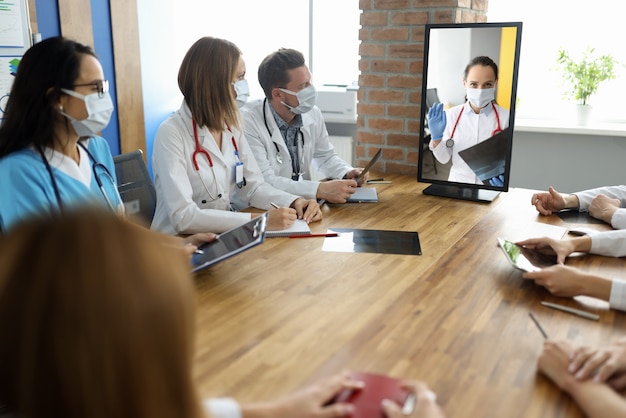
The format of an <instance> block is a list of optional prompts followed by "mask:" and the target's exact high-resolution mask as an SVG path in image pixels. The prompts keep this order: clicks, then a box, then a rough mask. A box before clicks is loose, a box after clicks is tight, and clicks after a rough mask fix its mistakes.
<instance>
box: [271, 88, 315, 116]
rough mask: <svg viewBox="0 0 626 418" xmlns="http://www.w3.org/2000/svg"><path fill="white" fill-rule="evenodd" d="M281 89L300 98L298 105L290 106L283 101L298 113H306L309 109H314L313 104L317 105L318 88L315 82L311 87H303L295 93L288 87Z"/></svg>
mask: <svg viewBox="0 0 626 418" xmlns="http://www.w3.org/2000/svg"><path fill="white" fill-rule="evenodd" d="M280 90H281V91H284V92H285V93H287V94H291V95H292V96H296V98H297V99H298V106H296V107H293V106H289V105H288V104H287V103H285V102H281V103H282V104H284V105H285V106H287V108H288V109H289V110H291V111H292V112H293V113H295V114H296V115H300V114H302V113H306V112H308V111H309V110H311V109H313V106H315V102H316V101H317V90H315V87H314V86H313V84H311V85H310V86H309V87H306V88H303V89H302V90H300V91H299V92H297V93H294V92H293V91H291V90H287V89H280Z"/></svg>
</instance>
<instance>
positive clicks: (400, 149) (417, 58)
mask: <svg viewBox="0 0 626 418" xmlns="http://www.w3.org/2000/svg"><path fill="white" fill-rule="evenodd" d="M487 3H488V0H360V1H359V8H360V9H361V12H362V14H361V30H360V33H359V39H360V41H361V46H360V50H359V54H360V56H361V57H360V60H359V70H360V72H361V74H360V75H359V92H358V104H357V114H358V120H357V134H356V152H355V154H356V163H357V166H360V167H363V166H364V165H365V164H366V163H367V161H369V159H370V158H371V157H372V156H373V155H374V153H375V152H376V150H377V149H378V148H380V147H382V148H383V156H382V158H381V160H380V161H381V162H382V164H380V163H379V165H381V167H380V169H381V170H382V171H383V172H384V173H401V174H412V175H415V176H417V158H418V152H419V149H418V143H419V132H420V131H419V129H420V104H421V100H422V70H423V58H424V34H425V25H426V24H427V23H471V22H486V21H487V15H486V13H487ZM377 168H378V167H377Z"/></svg>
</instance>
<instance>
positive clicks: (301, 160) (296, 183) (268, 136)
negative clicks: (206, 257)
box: [241, 48, 367, 203]
mask: <svg viewBox="0 0 626 418" xmlns="http://www.w3.org/2000/svg"><path fill="white" fill-rule="evenodd" d="M258 76H259V83H260V84H261V87H262V88H263V91H264V92H265V98H263V99H258V100H254V101H250V102H248V103H247V104H246V105H245V106H244V107H243V108H242V109H241V110H242V113H243V117H244V134H245V136H246V139H247V140H248V142H249V144H250V147H251V148H252V152H253V153H254V156H255V158H256V160H257V162H258V164H259V167H260V168H261V171H262V172H263V176H264V177H265V181H266V182H267V183H269V184H271V185H272V186H274V187H275V188H277V189H280V190H284V191H286V192H289V193H293V194H296V195H299V196H303V197H304V198H306V199H315V198H316V199H322V200H325V201H328V202H331V203H345V202H346V200H347V199H348V198H349V197H350V195H351V194H352V193H354V192H355V190H356V188H357V187H358V186H359V185H361V184H363V183H364V182H365V181H366V180H367V174H366V175H365V176H363V178H361V179H360V180H359V182H360V183H359V184H357V182H356V181H355V180H354V179H355V178H356V177H357V176H358V175H359V174H360V173H361V171H362V168H354V167H352V166H351V165H350V164H348V163H347V162H345V161H344V160H342V159H341V158H340V157H339V156H338V155H337V153H336V152H335V150H334V148H333V145H332V144H331V143H330V142H329V140H328V131H327V130H326V124H325V122H324V117H323V116H322V112H321V110H320V109H319V108H318V107H317V106H316V105H315V102H316V99H317V91H316V90H315V87H314V86H313V85H312V84H311V73H310V71H309V69H308V68H307V66H306V65H305V63H304V56H303V55H302V53H300V52H298V51H296V50H293V49H285V48H281V49H279V50H278V51H276V52H273V53H271V54H270V55H268V56H267V57H265V59H264V60H263V62H262V63H261V65H260V66H259V70H258ZM312 167H315V168H316V169H317V171H318V173H320V174H321V175H322V176H324V177H326V178H327V179H329V180H327V181H321V182H319V181H313V180H311V171H312Z"/></svg>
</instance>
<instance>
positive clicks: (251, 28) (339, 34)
mask: <svg viewBox="0 0 626 418" xmlns="http://www.w3.org/2000/svg"><path fill="white" fill-rule="evenodd" d="M174 4H175V5H174ZM138 9H139V16H140V21H139V23H140V38H141V41H140V42H141V55H142V71H143V72H144V80H146V79H147V80H148V81H149V82H150V81H153V82H155V83H157V84H158V85H160V87H159V89H160V93H161V99H164V98H167V97H168V96H169V97H171V96H172V95H174V96H176V99H175V100H173V102H172V105H171V106H170V107H172V108H173V109H176V108H178V106H179V104H180V94H179V92H178V87H177V84H176V79H177V74H178V68H179V66H180V62H181V61H182V58H183V56H184V54H185V52H186V51H187V49H188V48H189V47H190V46H191V45H192V44H193V43H194V42H195V41H196V40H197V39H199V38H201V37H203V36H213V37H217V38H224V39H228V40H229V41H232V42H234V43H235V44H236V45H237V46H238V47H239V48H240V49H241V51H242V52H243V58H244V60H245V62H246V69H247V74H246V78H247V80H248V83H249V84H250V93H251V97H252V98H257V97H262V96H263V91H262V89H261V86H260V85H259V83H258V80H257V68H258V66H259V64H260V63H261V61H262V60H263V58H264V57H265V56H266V55H267V54H269V53H271V52H272V51H275V50H277V49H278V48H282V47H285V48H294V49H297V50H299V51H300V52H302V53H303V54H304V56H305V58H306V61H307V65H309V67H311V70H312V73H313V83H314V84H315V85H316V87H319V86H321V84H322V83H334V84H339V83H343V84H349V83H351V82H353V81H356V80H357V78H358V59H359V57H358V53H359V51H358V48H359V46H358V44H359V39H358V38H359V33H358V30H359V14H360V10H359V4H358V0H342V1H336V0H314V1H313V0H263V1H258V0H240V1H238V2H234V3H233V2H227V1H204V0H179V1H178V2H176V3H171V2H168V3H165V2H164V1H163V0H139V1H138ZM310 28H311V30H310ZM310 33H311V34H312V36H311V39H309V34H310ZM311 51H313V54H311ZM146 65H147V66H149V68H150V69H148V68H144V67H145V66H146ZM157 65H158V68H159V71H158V72H155V71H156V70H155V68H154V67H155V66H157ZM157 80H160V82H159V81H157ZM164 92H165V93H166V94H165V96H166V97H163V96H164V95H163V93H164Z"/></svg>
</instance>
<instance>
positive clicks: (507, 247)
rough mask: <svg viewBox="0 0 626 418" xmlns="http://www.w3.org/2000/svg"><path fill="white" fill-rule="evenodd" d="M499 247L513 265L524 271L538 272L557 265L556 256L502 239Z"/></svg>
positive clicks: (499, 240) (499, 239) (499, 241)
mask: <svg viewBox="0 0 626 418" xmlns="http://www.w3.org/2000/svg"><path fill="white" fill-rule="evenodd" d="M498 245H499V246H500V248H502V251H504V255H505V256H506V258H507V260H509V262H510V263H511V265H513V267H515V268H517V269H520V270H522V271H537V270H541V269H542V268H544V267H548V266H551V265H554V264H556V255H550V254H544V253H541V252H539V251H534V250H529V249H528V248H524V247H522V246H520V245H517V244H516V243H514V242H512V241H508V240H505V239H502V238H498Z"/></svg>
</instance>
